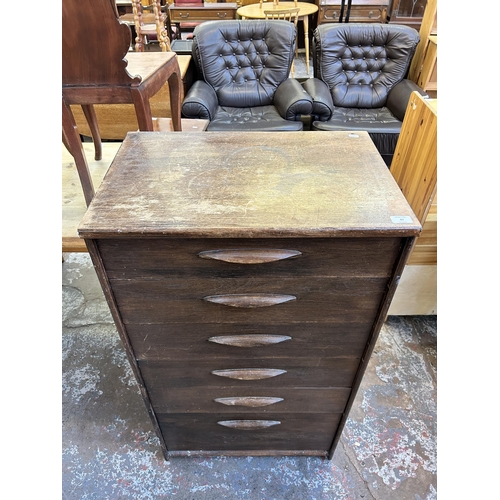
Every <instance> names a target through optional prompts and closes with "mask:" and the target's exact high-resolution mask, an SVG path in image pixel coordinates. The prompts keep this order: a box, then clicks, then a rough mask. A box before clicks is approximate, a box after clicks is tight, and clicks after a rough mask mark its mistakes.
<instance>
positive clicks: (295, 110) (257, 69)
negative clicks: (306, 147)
mask: <svg viewBox="0 0 500 500" xmlns="http://www.w3.org/2000/svg"><path fill="white" fill-rule="evenodd" d="M295 39H296V29H295V26H294V25H293V24H292V23H290V22H287V21H267V20H266V21H260V20H239V21H238V20H234V21H233V20H230V21H207V22H205V23H203V24H201V25H199V26H197V27H196V29H195V30H194V36H193V51H192V54H193V59H194V63H195V65H196V68H197V71H198V74H199V77H200V79H199V80H197V81H195V82H194V84H193V85H192V87H191V88H190V89H189V91H188V92H187V95H186V97H185V99H184V101H183V104H182V116H183V117H185V118H202V119H208V120H210V123H209V125H208V129H207V130H209V131H251V130H258V131H297V130H302V129H303V123H302V122H301V121H300V117H301V116H302V115H310V114H311V112H312V99H311V97H310V96H309V95H308V94H307V92H306V91H305V90H304V88H303V87H302V85H301V84H300V82H299V81H298V80H295V79H294V78H289V73H290V68H291V65H292V61H293V58H294V55H295Z"/></svg>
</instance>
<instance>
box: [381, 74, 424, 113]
mask: <svg viewBox="0 0 500 500" xmlns="http://www.w3.org/2000/svg"><path fill="white" fill-rule="evenodd" d="M415 90H416V91H417V92H418V93H419V94H421V95H422V96H424V97H429V96H428V95H427V94H426V93H425V92H424V91H423V90H422V89H421V88H420V87H419V86H418V85H417V84H416V83H415V82H412V81H411V80H401V81H400V82H399V83H398V84H397V85H395V86H394V87H393V88H392V90H391V91H390V92H389V95H388V96H387V103H386V106H387V108H388V109H389V111H390V112H391V113H392V114H393V115H394V116H395V117H396V118H397V119H398V120H400V121H403V118H404V117H405V113H406V107H407V106H408V101H409V100H410V95H411V93H412V92H413V91H415Z"/></svg>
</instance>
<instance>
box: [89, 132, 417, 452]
mask: <svg viewBox="0 0 500 500" xmlns="http://www.w3.org/2000/svg"><path fill="white" fill-rule="evenodd" d="M292 135H293V137H292ZM292 139H293V140H292ZM325 143H328V151H329V154H328V155H325V154H324V149H323V148H324V145H325ZM420 231H421V227H420V224H419V223H418V220H417V219H416V217H415V215H414V214H413V212H412V211H411V209H410V207H409V205H408V203H407V202H406V200H405V198H404V197H403V195H402V193H401V190H400V189H399V187H398V186H397V184H396V183H395V181H394V179H393V177H392V176H391V174H390V172H389V171H388V169H387V167H386V165H385V163H384V162H383V160H382V159H381V157H380V155H379V154H378V152H377V150H376V148H375V146H374V145H373V142H372V141H371V139H370V137H369V136H368V134H367V133H366V132H359V133H357V134H350V133H348V132H324V133H317V132H276V133H273V134H269V133H259V132H252V133H249V134H242V133H222V132H204V133H202V134H189V133H182V132H176V133H174V134H168V133H138V132H135V133H129V134H128V135H127V137H126V138H125V141H124V142H123V144H122V146H121V148H120V149H119V151H118V153H117V155H116V157H115V159H114V161H113V163H112V165H111V166H110V169H109V171H108V173H107V175H106V177H105V178H104V180H103V182H102V184H101V186H100V188H99V190H98V191H97V193H96V195H95V197H94V199H93V201H92V203H91V205H90V207H89V209H88V210H87V212H86V214H85V216H84V218H83V220H82V222H81V224H80V227H79V235H80V237H83V238H84V239H85V242H86V244H87V247H88V249H89V253H90V255H91V257H92V260H93V263H94V266H95V268H96V271H97V274H98V277H99V280H100V282H101V285H102V288H103V291H104V294H105V296H106V299H107V301H108V304H109V306H110V309H111V312H112V314H113V318H114V320H115V323H116V326H117V329H118V332H119V334H120V336H121V339H122V341H123V343H124V345H125V348H126V351H127V355H128V359H129V361H130V363H131V366H132V368H133V370H134V373H135V376H136V378H137V381H138V383H139V386H140V389H141V393H142V396H143V399H144V401H145V404H146V407H147V409H148V411H149V415H150V417H151V420H152V422H153V425H154V427H155V429H156V432H157V434H158V437H159V439H160V442H161V446H162V449H163V452H164V454H165V456H166V457H167V458H168V457H169V456H212V455H232V456H243V455H276V456H279V455H302V456H304V455H311V456H323V457H328V458H331V457H332V455H333V451H334V449H335V446H336V444H337V442H338V440H339V438H340V434H341V432H342V428H343V426H344V424H345V421H346V419H347V417H348V414H349V410H350V407H351V405H352V403H353V400H354V397H355V395H356V391H357V390H358V388H359V384H360V382H361V380H362V377H363V374H364V371H365V369H366V366H367V363H368V361H369V359H370V355H371V353H372V350H373V348H374V345H375V342H376V340H377V337H378V334H379V331H380V328H381V326H382V324H383V322H384V319H385V316H386V314H387V310H388V307H389V304H390V302H391V299H392V297H393V294H394V292H395V290H396V287H397V283H398V280H399V277H400V276H401V273H402V271H403V268H404V265H405V262H406V259H407V257H408V254H409V252H410V250H411V248H412V246H413V244H414V241H415V238H416V236H417V235H418V234H419V233H420Z"/></svg>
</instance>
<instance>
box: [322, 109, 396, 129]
mask: <svg viewBox="0 0 500 500" xmlns="http://www.w3.org/2000/svg"><path fill="white" fill-rule="evenodd" d="M401 125H402V123H401V122H400V121H399V120H398V119H397V118H396V117H395V116H394V115H393V114H392V113H391V112H390V111H389V110H388V109H387V108H385V107H383V108H374V109H363V108H361V109H357V108H337V107H336V108H335V109H334V111H333V114H332V117H331V118H330V119H329V120H328V121H326V122H320V121H315V122H314V123H313V128H314V130H351V131H352V130H366V131H367V132H368V133H371V134H373V133H375V134H399V132H400V131H401Z"/></svg>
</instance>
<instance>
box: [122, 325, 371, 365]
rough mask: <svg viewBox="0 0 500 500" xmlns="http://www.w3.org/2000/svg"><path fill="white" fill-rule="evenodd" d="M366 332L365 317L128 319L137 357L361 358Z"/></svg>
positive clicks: (166, 358) (194, 358)
mask: <svg viewBox="0 0 500 500" xmlns="http://www.w3.org/2000/svg"><path fill="white" fill-rule="evenodd" d="M370 332H371V325H370V324H368V323H352V324H347V323H338V324H328V323H326V324H325V323H315V322H311V323H305V324H288V325H270V324H239V325H232V324H224V323H222V324H210V323H205V324H203V325H199V324H196V323H171V324H134V323H131V324H128V325H127V333H128V336H129V339H130V342H131V344H132V347H133V350H134V353H135V356H136V358H137V359H140V360H160V359H165V360H168V359H172V360H178V359H183V360H191V359H193V360H196V359H202V358H204V357H207V358H208V359H215V358H238V357H242V356H243V357H245V358H247V359H255V358H263V359H264V358H266V359H268V358H271V359H272V358H275V357H293V356H295V355H296V354H297V353H300V354H301V356H304V357H311V358H317V357H321V356H324V357H336V356H353V357H357V358H360V357H361V356H362V354H363V352H364V349H365V344H366V342H367V340H368V337H369V335H370Z"/></svg>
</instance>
